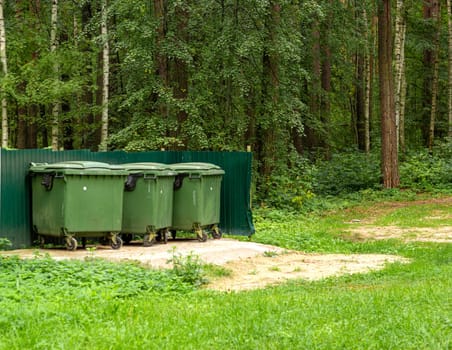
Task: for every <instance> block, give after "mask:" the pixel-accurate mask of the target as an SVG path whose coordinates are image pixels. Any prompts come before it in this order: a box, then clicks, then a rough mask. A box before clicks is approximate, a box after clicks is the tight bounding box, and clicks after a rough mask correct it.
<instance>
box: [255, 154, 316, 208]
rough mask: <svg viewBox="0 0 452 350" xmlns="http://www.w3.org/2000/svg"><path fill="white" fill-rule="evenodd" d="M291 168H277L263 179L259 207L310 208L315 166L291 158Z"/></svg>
mask: <svg viewBox="0 0 452 350" xmlns="http://www.w3.org/2000/svg"><path fill="white" fill-rule="evenodd" d="M291 160H292V162H291V166H290V167H288V168H282V167H281V168H278V169H275V171H274V172H273V173H272V175H271V176H269V177H268V178H266V179H264V181H262V183H261V188H260V191H259V194H258V198H257V201H258V202H259V203H260V206H268V207H273V208H279V209H294V210H302V209H303V210H304V209H307V208H310V205H311V203H312V199H313V198H314V197H315V194H314V193H313V188H312V183H313V181H314V175H313V174H314V173H315V171H316V170H315V166H314V165H313V164H311V163H310V162H309V160H308V159H306V158H303V157H301V156H293V157H292V159H291Z"/></svg>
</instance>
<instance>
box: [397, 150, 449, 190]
mask: <svg viewBox="0 0 452 350" xmlns="http://www.w3.org/2000/svg"><path fill="white" fill-rule="evenodd" d="M450 148H452V146H449V149H445V150H444V153H434V154H433V155H432V154H430V153H429V152H428V151H427V150H422V151H419V152H415V153H411V154H410V155H408V156H407V158H406V160H405V161H403V162H402V163H401V164H400V184H401V186H402V187H405V188H411V189H414V190H429V191H431V190H433V189H444V190H447V189H448V190H452V157H451V154H450V153H451V152H450Z"/></svg>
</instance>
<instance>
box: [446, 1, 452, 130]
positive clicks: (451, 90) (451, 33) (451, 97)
mask: <svg viewBox="0 0 452 350" xmlns="http://www.w3.org/2000/svg"><path fill="white" fill-rule="evenodd" d="M451 6H452V4H451V0H447V28H448V35H447V38H448V51H449V61H448V68H449V82H448V105H447V106H448V107H447V112H448V116H449V118H448V120H449V131H448V135H449V137H451V138H452V9H451Z"/></svg>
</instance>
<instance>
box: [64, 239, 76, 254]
mask: <svg viewBox="0 0 452 350" xmlns="http://www.w3.org/2000/svg"><path fill="white" fill-rule="evenodd" d="M66 249H67V250H70V251H74V250H77V240H76V239H75V238H74V237H73V236H67V237H66Z"/></svg>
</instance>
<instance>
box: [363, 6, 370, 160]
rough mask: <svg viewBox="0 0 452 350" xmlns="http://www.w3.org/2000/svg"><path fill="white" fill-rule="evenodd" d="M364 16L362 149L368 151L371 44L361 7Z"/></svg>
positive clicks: (367, 22)
mask: <svg viewBox="0 0 452 350" xmlns="http://www.w3.org/2000/svg"><path fill="white" fill-rule="evenodd" d="M363 17H364V27H365V30H364V38H365V41H366V46H367V50H366V51H367V52H366V53H365V54H364V151H365V152H366V153H369V152H370V95H371V79H372V78H371V74H372V68H371V66H370V64H371V60H370V57H371V45H370V41H369V40H370V38H369V37H370V36H369V29H368V26H369V21H368V17H367V11H366V8H365V7H364V9H363Z"/></svg>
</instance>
